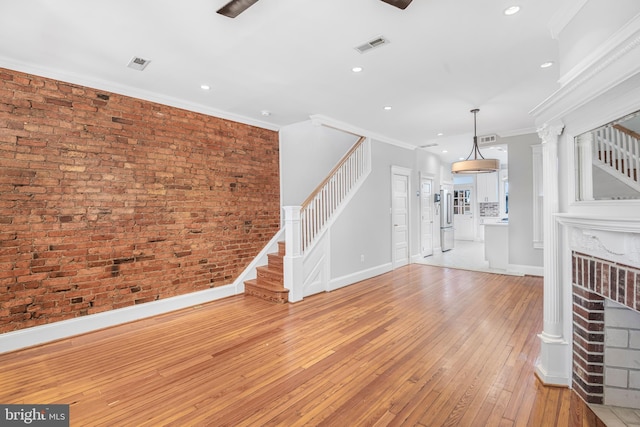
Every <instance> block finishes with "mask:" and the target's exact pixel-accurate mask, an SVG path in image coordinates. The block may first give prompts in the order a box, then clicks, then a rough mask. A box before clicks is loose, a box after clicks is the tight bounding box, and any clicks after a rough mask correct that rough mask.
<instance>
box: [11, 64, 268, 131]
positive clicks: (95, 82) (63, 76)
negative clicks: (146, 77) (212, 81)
mask: <svg viewBox="0 0 640 427" xmlns="http://www.w3.org/2000/svg"><path fill="white" fill-rule="evenodd" d="M0 67H3V68H7V69H10V70H15V71H20V72H23V73H27V74H33V75H36V76H38V77H45V78H50V79H55V80H60V81H63V82H66V83H70V84H74V85H80V86H86V87H89V88H93V89H97V90H103V91H106V92H111V93H115V94H119V95H123V96H129V97H133V98H137V99H142V100H145V101H150V102H156V103H159V104H162V105H166V106H169V107H175V108H180V109H183V110H188V111H193V112H196V113H202V114H206V115H208V116H213V117H217V118H220V119H225V120H231V121H234V122H237V123H242V124H245V125H249V126H256V127H259V128H262V129H268V130H273V131H277V130H279V129H280V127H281V126H280V125H276V124H273V123H268V122H265V121H262V120H257V119H254V118H251V117H247V116H241V115H239V114H234V113H229V112H227V111H222V110H218V109H216V108H211V107H209V106H206V105H203V104H196V103H193V102H185V101H184V100H183V99H178V98H174V97H172V96H166V95H159V94H158V93H155V92H149V91H146V90H142V89H139V88H136V87H132V86H125V85H120V84H116V83H113V82H109V81H106V80H101V79H95V78H87V77H86V76H81V75H78V74H74V73H69V72H64V71H60V70H54V69H51V68H42V67H38V66H33V65H30V64H25V63H23V62H20V61H15V60H13V59H9V58H6V57H3V56H0Z"/></svg>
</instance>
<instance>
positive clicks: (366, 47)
mask: <svg viewBox="0 0 640 427" xmlns="http://www.w3.org/2000/svg"><path fill="white" fill-rule="evenodd" d="M385 44H389V40H387V39H385V38H384V37H382V36H379V37H376V38H374V39H372V40H369V41H368V42H366V43H363V44H361V45H360V46H356V48H355V49H356V50H357V51H358V52H360V53H365V52H368V51H370V50H371V49H373V48H376V47H380V46H384V45H385Z"/></svg>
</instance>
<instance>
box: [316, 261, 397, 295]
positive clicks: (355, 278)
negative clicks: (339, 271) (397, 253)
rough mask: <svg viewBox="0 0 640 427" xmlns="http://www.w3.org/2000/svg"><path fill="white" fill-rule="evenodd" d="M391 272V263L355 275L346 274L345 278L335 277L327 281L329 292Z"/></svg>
mask: <svg viewBox="0 0 640 427" xmlns="http://www.w3.org/2000/svg"><path fill="white" fill-rule="evenodd" d="M391 270H393V267H392V265H391V263H387V264H382V265H379V266H376V267H373V268H368V269H366V270H361V271H357V272H355V273H351V274H347V275H346V276H342V277H337V278H335V279H331V280H329V286H328V290H329V291H335V290H336V289H340V288H344V287H345V286H349V285H353V284H354V283H357V282H360V281H362V280H365V279H370V278H371V277H375V276H379V275H381V274H384V273H388V272H389V271H391Z"/></svg>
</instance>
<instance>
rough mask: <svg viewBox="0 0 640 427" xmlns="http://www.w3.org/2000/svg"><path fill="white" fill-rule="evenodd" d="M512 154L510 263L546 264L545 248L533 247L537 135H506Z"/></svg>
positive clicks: (510, 153)
mask: <svg viewBox="0 0 640 427" xmlns="http://www.w3.org/2000/svg"><path fill="white" fill-rule="evenodd" d="M501 142H503V143H506V144H507V149H508V153H509V264H512V265H520V266H521V265H525V266H532V267H542V266H543V252H542V249H535V248H534V247H533V156H532V151H531V146H532V145H537V144H540V138H538V135H537V134H527V135H520V136H512V137H506V138H503V139H502V140H501Z"/></svg>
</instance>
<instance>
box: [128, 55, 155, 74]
mask: <svg viewBox="0 0 640 427" xmlns="http://www.w3.org/2000/svg"><path fill="white" fill-rule="evenodd" d="M149 62H151V61H150V60H148V59H144V58H140V57H138V56H134V57H133V58H131V61H129V63H128V64H127V67H129V68H133V69H134V70H138V71H142V70H144V69H145V68H146V66H147V65H149Z"/></svg>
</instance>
